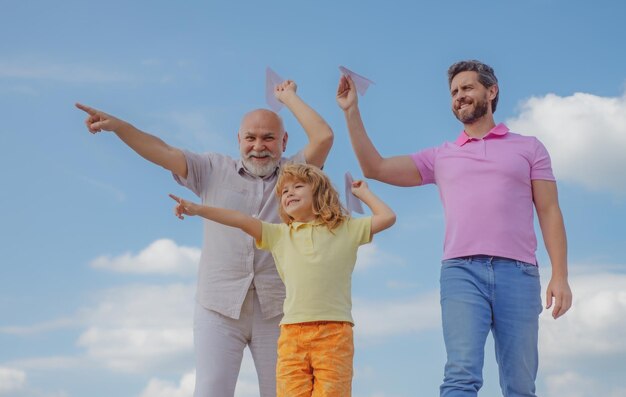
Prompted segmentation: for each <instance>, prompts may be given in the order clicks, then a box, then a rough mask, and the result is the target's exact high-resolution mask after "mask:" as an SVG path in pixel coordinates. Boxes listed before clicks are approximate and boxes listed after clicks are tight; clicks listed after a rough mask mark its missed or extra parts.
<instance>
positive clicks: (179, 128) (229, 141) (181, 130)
mask: <svg viewBox="0 0 626 397" xmlns="http://www.w3.org/2000/svg"><path fill="white" fill-rule="evenodd" d="M154 118H155V119H156V120H158V121H159V124H158V126H155V129H156V128H158V129H166V130H167V131H170V133H172V131H173V134H175V136H176V139H178V140H180V142H181V143H182V146H187V147H195V148H200V149H199V150H200V151H201V150H202V148H210V150H211V151H216V152H220V153H228V152H230V151H232V150H236V148H237V131H236V130H235V131H231V132H223V131H217V127H216V126H215V125H214V124H215V120H220V119H223V118H224V116H223V114H220V111H219V109H218V110H216V109H186V110H172V111H169V112H165V113H163V112H161V113H158V114H155V115H154ZM235 153H237V152H235Z"/></svg>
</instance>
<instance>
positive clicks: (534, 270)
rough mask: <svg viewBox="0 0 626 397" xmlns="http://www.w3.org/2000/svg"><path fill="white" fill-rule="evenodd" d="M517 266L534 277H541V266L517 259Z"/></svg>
mask: <svg viewBox="0 0 626 397" xmlns="http://www.w3.org/2000/svg"><path fill="white" fill-rule="evenodd" d="M517 267H518V268H520V269H522V271H523V272H524V273H525V274H528V275H529V276H532V277H539V267H538V266H536V265H533V264H531V263H526V262H520V261H517Z"/></svg>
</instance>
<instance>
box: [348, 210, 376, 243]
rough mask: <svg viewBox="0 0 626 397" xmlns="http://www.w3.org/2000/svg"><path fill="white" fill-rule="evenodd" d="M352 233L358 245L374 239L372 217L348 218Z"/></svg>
mask: <svg viewBox="0 0 626 397" xmlns="http://www.w3.org/2000/svg"><path fill="white" fill-rule="evenodd" d="M348 222H350V223H349V225H348V226H349V228H350V235H351V236H353V238H354V240H355V241H356V244H357V245H363V244H367V243H369V242H370V241H371V240H372V238H371V237H372V236H371V234H372V233H371V231H372V217H371V216H365V217H362V218H350V219H349V220H348Z"/></svg>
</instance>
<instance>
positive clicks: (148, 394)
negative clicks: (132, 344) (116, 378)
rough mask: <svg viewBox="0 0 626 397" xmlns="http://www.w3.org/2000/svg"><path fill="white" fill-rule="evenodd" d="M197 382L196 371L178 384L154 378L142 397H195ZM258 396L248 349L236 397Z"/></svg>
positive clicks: (189, 373) (254, 373)
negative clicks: (193, 396)
mask: <svg viewBox="0 0 626 397" xmlns="http://www.w3.org/2000/svg"><path fill="white" fill-rule="evenodd" d="M195 382H196V373H195V371H191V372H188V373H186V374H184V375H183V376H182V377H181V379H180V382H179V383H178V384H175V383H173V382H170V381H164V380H161V379H158V378H153V379H151V380H150V382H148V385H147V386H146V387H145V388H144V390H143V391H142V392H141V395H140V397H191V396H192V395H193V391H194V387H195ZM258 395H259V383H258V380H257V377H256V370H255V368H254V361H253V360H252V356H251V355H250V351H249V350H248V349H246V350H245V352H244V355H243V360H242V363H241V369H240V371H239V378H238V379H237V385H236V387H235V397H255V396H258Z"/></svg>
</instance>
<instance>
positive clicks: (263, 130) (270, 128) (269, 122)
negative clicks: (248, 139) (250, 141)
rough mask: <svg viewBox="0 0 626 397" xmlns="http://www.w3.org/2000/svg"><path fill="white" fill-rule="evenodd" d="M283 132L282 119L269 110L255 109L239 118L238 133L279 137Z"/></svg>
mask: <svg viewBox="0 0 626 397" xmlns="http://www.w3.org/2000/svg"><path fill="white" fill-rule="evenodd" d="M284 133H285V128H284V126H283V120H282V119H281V118H280V116H279V115H278V114H276V113H274V112H272V111H271V110H267V109H256V110H253V111H251V112H249V113H246V114H245V115H244V116H243V118H242V119H241V125H240V126H239V135H240V136H247V135H253V136H257V135H270V134H271V135H274V136H276V137H280V136H282V135H283V134H284Z"/></svg>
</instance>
